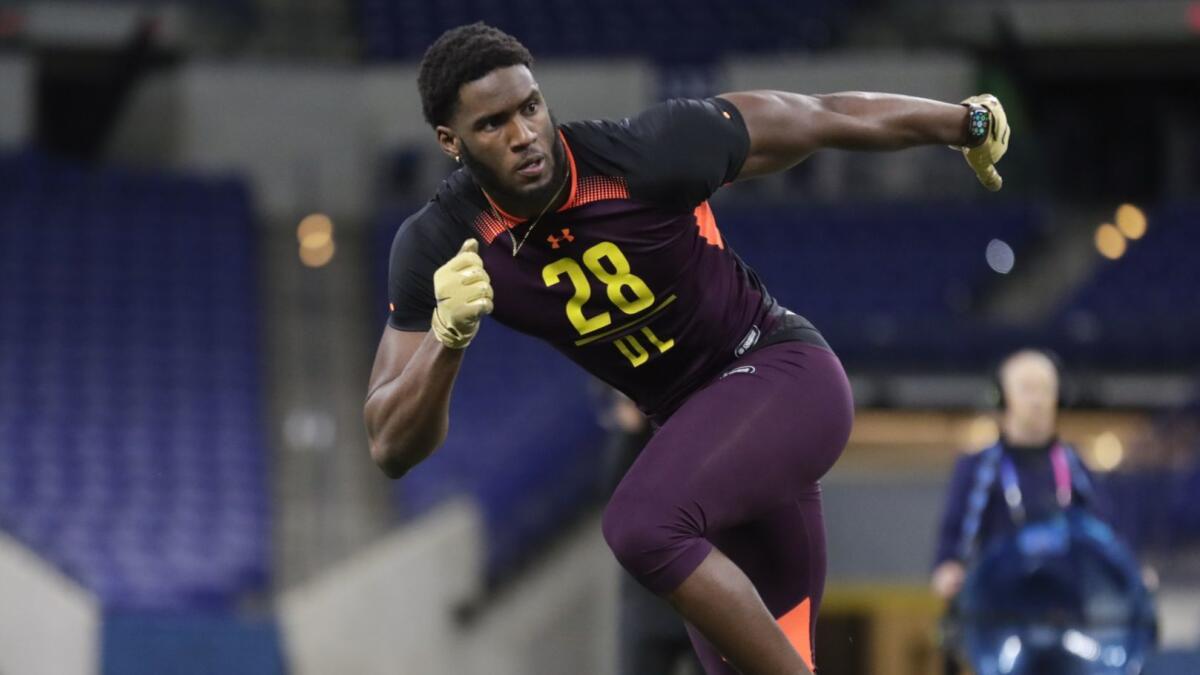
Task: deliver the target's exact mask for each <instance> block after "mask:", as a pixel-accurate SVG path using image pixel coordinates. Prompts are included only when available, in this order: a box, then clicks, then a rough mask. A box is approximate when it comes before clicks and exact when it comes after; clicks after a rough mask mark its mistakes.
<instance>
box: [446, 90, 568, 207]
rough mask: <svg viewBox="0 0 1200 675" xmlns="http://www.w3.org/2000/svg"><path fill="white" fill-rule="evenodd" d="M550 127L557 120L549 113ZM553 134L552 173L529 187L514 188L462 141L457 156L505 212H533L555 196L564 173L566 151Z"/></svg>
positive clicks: (555, 125) (560, 141)
mask: <svg viewBox="0 0 1200 675" xmlns="http://www.w3.org/2000/svg"><path fill="white" fill-rule="evenodd" d="M550 128H551V129H552V130H557V129H558V120H556V119H555V118H554V114H553V113H551V114H550ZM553 137H554V145H553V146H552V147H551V149H550V156H551V157H552V158H553V160H554V171H553V174H552V175H551V177H550V180H548V181H546V184H545V185H542V186H540V187H536V188H533V189H532V190H517V189H514V188H513V187H512V182H511V181H509V182H507V183H506V182H505V181H504V179H503V177H501V175H500V174H499V172H497V171H496V170H495V169H493V168H492V167H490V166H488V165H487V164H486V163H484V162H482V161H480V160H479V158H478V157H476V156H475V155H473V154H471V150H470V149H469V148H468V147H467V144H466V143H465V142H464V143H463V144H462V147H461V148H460V149H459V150H460V152H459V155H460V156H461V158H462V164H463V167H465V168H466V170H467V171H468V172H469V173H470V174H471V177H472V178H474V179H475V182H476V183H479V186H480V187H482V188H483V189H484V191H485V192H487V193H488V194H489V195H491V197H492V199H495V200H496V201H497V202H499V203H500V204H501V206H503V207H504V208H505V210H506V211H509V212H510V213H513V214H514V215H524V214H525V213H536V212H537V211H538V210H540V209H543V208H545V207H546V206H547V203H548V202H549V201H550V200H551V199H553V198H554V197H555V195H556V194H557V193H558V192H559V190H560V188H562V182H563V180H564V179H565V178H566V176H567V153H566V150H565V149H564V148H563V144H562V139H561V138H559V136H558V133H557V131H554V136H553ZM505 205H507V206H505ZM510 207H511V208H510Z"/></svg>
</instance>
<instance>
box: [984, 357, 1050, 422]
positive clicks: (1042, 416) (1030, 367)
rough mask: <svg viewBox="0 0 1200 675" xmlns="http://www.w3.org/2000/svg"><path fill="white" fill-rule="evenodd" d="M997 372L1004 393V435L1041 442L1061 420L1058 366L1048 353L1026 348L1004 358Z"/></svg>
mask: <svg viewBox="0 0 1200 675" xmlns="http://www.w3.org/2000/svg"><path fill="white" fill-rule="evenodd" d="M996 375H997V377H998V379H999V380H1000V382H999V384H1000V388H1001V390H1002V391H1003V394H1004V434H1005V436H1006V437H1007V438H1008V440H1009V441H1010V442H1013V443H1017V444H1019V445H1042V444H1043V443H1047V442H1049V441H1050V439H1052V438H1053V437H1054V434H1055V429H1056V425H1057V421H1058V393H1059V386H1058V378H1059V373H1058V366H1057V365H1055V363H1054V360H1053V359H1051V358H1050V356H1048V355H1047V354H1046V353H1044V352H1041V351H1038V350H1036V349H1023V350H1021V351H1019V352H1016V353H1014V354H1012V355H1011V356H1009V357H1008V358H1006V359H1004V361H1003V363H1001V364H1000V368H999V369H998V370H997V372H996Z"/></svg>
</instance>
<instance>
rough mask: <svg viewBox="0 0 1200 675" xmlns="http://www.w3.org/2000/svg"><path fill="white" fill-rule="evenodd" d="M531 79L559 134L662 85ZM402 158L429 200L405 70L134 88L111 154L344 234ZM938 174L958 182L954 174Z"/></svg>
mask: <svg viewBox="0 0 1200 675" xmlns="http://www.w3.org/2000/svg"><path fill="white" fill-rule="evenodd" d="M536 74H537V78H538V81H539V83H540V84H541V86H542V89H543V91H544V92H545V94H546V96H547V100H548V101H549V102H550V104H551V107H552V109H553V110H554V113H555V115H556V116H557V117H558V119H559V120H560V121H564V122H565V121H570V120H577V119H594V118H621V117H625V116H628V115H630V114H633V113H636V112H638V111H639V110H641V109H642V108H644V107H646V106H647V105H649V104H650V103H651V102H653V101H654V100H656V99H657V97H658V93H659V92H658V81H657V79H658V72H657V71H656V70H655V69H654V68H653V67H652V66H650V65H649V64H647V63H644V62H641V61H637V60H625V61H603V62H601V61H585V60H580V61H546V62H539V63H538V64H537V66H536ZM975 80H976V66H975V65H974V64H973V63H972V62H971V61H970V60H969V59H968V58H967V57H965V56H960V55H954V54H945V53H932V54H925V53H909V52H870V53H850V54H844V55H823V56H821V57H773V58H769V59H748V58H741V59H734V60H730V61H729V62H728V63H726V64H724V65H723V66H722V67H720V68H718V70H717V73H716V76H715V82H717V83H719V84H718V85H717V86H718V88H719V89H721V90H743V89H761V88H771V89H782V90H788V91H797V92H810V93H816V92H829V91H839V90H867V91H871V90H875V91H888V92H897V93H904V94H911V95H916V96H927V97H932V98H937V99H942V100H950V101H956V100H959V99H961V98H963V97H965V96H967V95H969V94H971V93H974V90H975V86H976V83H975ZM0 124H2V123H0ZM405 148H407V149H410V150H412V151H415V152H416V153H417V155H418V156H419V157H420V158H421V159H422V160H424V169H423V172H422V175H421V178H420V185H419V186H418V188H419V189H420V190H422V191H423V192H429V191H431V190H432V189H433V188H434V187H436V183H437V182H438V181H440V179H441V178H442V175H443V174H444V171H445V170H446V169H448V168H449V164H448V163H443V162H442V161H441V153H440V151H439V150H438V148H437V146H436V144H435V143H434V139H433V134H432V131H431V130H430V129H429V127H428V126H427V125H426V124H425V122H424V120H423V118H422V116H421V109H420V98H419V96H418V95H417V91H416V67H415V66H414V65H412V64H408V65H397V66H384V67H372V68H353V67H342V66H328V65H298V64H286V65H284V64H274V63H253V62H236V63H223V62H211V61H210V62H197V63H190V64H187V65H185V66H183V67H181V68H180V69H179V70H177V71H174V72H166V73H162V74H159V75H156V76H155V77H153V78H151V79H149V80H147V81H146V82H144V83H142V86H141V87H139V90H138V91H137V93H136V94H135V95H134V97H133V100H132V101H131V104H130V105H129V107H128V109H127V113H126V115H125V117H124V118H123V120H122V123H121V125H120V127H119V129H118V130H117V132H116V133H115V134H114V141H113V143H112V145H111V150H112V154H113V156H114V157H115V158H117V159H121V160H127V161H134V162H139V163H146V164H166V165H168V166H174V167H179V168H189V169H199V170H203V171H214V170H216V171H221V170H238V171H241V172H244V173H245V174H247V175H248V176H249V177H250V178H251V180H252V181H253V183H254V185H255V193H256V195H257V197H258V200H259V206H260V208H262V209H263V210H264V212H265V213H266V214H267V215H269V216H271V217H272V218H275V219H278V220H279V222H289V223H290V222H291V221H292V220H293V219H294V217H296V216H298V215H300V214H303V213H307V212H310V211H314V210H322V211H326V212H329V213H332V214H334V215H335V216H342V217H349V218H351V219H352V220H354V219H359V220H361V219H363V218H366V217H369V216H370V215H371V213H372V208H373V206H374V205H375V197H376V195H377V193H378V189H379V180H380V172H379V169H380V168H381V167H382V166H384V162H385V161H386V159H387V158H388V157H389V156H390V155H391V154H393V153H394V152H396V151H397V150H400V149H405ZM921 153H925V154H932V153H936V156H937V157H938V158H939V159H940V158H942V155H945V151H944V150H943V149H941V148H927V149H923V150H917V151H911V152H907V153H898V154H889V155H873V156H872V157H871V159H870V160H869V161H870V163H871V164H870V170H869V171H868V172H867V173H868V174H869V175H868V176H867V177H866V178H865V180H866V181H868V182H869V183H870V184H871V185H872V186H873V187H872V189H876V190H880V191H882V192H884V193H887V194H893V195H898V196H903V195H919V194H920V193H921V192H922V191H923V190H924V191H927V190H928V189H929V187H928V186H929V183H930V182H931V176H930V175H929V171H928V170H927V169H925V168H922V169H921V170H914V158H919V157H921V156H922V154H921ZM933 166H934V167H939V166H941V167H951V166H952V167H953V169H954V170H955V172H956V173H955V175H957V174H958V173H961V168H960V167H959V166H958V165H957V164H954V163H951V162H940V163H939V162H934V163H933ZM820 169H821V173H822V179H823V180H827V182H830V183H831V186H830V188H829V189H828V190H826V192H828V193H829V194H831V195H833V196H837V195H838V194H840V192H839V191H841V192H844V191H845V189H846V188H845V186H846V185H853V184H861V183H863V182H864V178H863V176H862V175H860V174H861V173H862V171H861V170H860V169H859V168H858V167H857V166H856V165H855V164H854V162H853V160H847V159H846V158H845V155H844V153H830V154H829V155H827V156H823V157H821V160H820ZM856 172H857V173H856ZM932 178H933V182H937V183H941V182H942V181H940V180H937V177H936V176H934V177H932ZM963 185H965V186H967V187H971V184H970V183H969V182H965V181H964V182H963ZM939 189H944V187H943V188H939Z"/></svg>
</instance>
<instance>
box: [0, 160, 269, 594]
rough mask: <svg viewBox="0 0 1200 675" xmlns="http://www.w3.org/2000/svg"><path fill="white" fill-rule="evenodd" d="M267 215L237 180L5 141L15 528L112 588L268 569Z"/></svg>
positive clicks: (2, 339)
mask: <svg viewBox="0 0 1200 675" xmlns="http://www.w3.org/2000/svg"><path fill="white" fill-rule="evenodd" d="M252 228H253V222H252V213H251V207H250V203H249V199H248V194H247V191H246V188H245V186H244V185H243V184H242V183H241V182H240V181H237V180H232V179H215V180H209V179H201V178H194V177H188V176H183V175H176V174H168V173H154V172H138V171H127V170H119V169H109V168H105V169H94V168H88V167H85V166H81V165H79V164H76V163H73V162H66V161H59V160H54V159H51V158H48V157H45V156H42V155H39V154H37V153H33V152H26V153H19V154H13V155H6V156H2V157H0V287H2V288H3V289H4V292H3V294H2V295H0V527H3V528H4V529H6V530H9V531H10V532H12V533H13V534H14V535H15V536H17V537H18V538H19V539H21V540H23V541H24V542H25V543H26V544H27V545H29V546H30V547H32V548H33V549H34V550H36V551H38V552H39V553H40V554H41V555H42V556H44V557H45V558H46V559H48V560H49V561H51V562H52V563H55V564H57V565H58V566H59V567H60V568H61V569H63V570H64V571H65V572H67V573H68V574H70V575H72V576H74V577H75V578H77V579H78V580H80V581H81V582H83V583H84V584H85V585H86V586H88V587H89V588H91V589H92V590H94V591H95V592H97V593H98V595H99V596H100V599H101V601H102V602H103V603H104V604H105V606H107V607H117V608H131V609H145V608H159V607H162V608H179V607H181V606H182V607H189V606H190V607H225V606H229V605H231V604H233V603H235V602H236V601H237V599H238V598H239V597H240V595H241V594H242V593H244V592H246V591H253V590H257V589H262V588H264V587H265V584H266V579H267V575H268V563H269V554H268V551H269V542H270V532H269V520H268V513H269V507H270V505H269V503H268V499H269V493H268V491H267V467H266V458H267V453H266V452H265V445H264V427H263V419H262V413H261V410H262V408H263V406H262V401H261V390H262V387H261V384H260V382H259V376H258V372H259V349H258V328H257V325H256V319H255V316H256V312H257V307H258V299H257V294H256V292H255V288H256V275H255V260H254V241H255V238H254V230H253V229H252Z"/></svg>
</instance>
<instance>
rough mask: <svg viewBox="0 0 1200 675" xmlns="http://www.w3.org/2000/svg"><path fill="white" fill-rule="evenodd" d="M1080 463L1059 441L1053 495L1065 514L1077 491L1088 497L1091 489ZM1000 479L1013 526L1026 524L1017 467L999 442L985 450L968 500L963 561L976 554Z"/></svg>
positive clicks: (1052, 450) (1053, 466)
mask: <svg viewBox="0 0 1200 675" xmlns="http://www.w3.org/2000/svg"><path fill="white" fill-rule="evenodd" d="M1078 463H1079V458H1078V456H1076V455H1075V453H1074V451H1072V450H1071V449H1070V448H1069V447H1068V446H1066V445H1064V444H1063V443H1058V442H1056V443H1055V444H1054V445H1053V446H1051V448H1050V467H1051V470H1052V471H1053V474H1054V495H1055V499H1056V500H1057V501H1058V505H1059V507H1061V508H1062V509H1063V510H1064V511H1065V510H1066V509H1067V508H1069V507H1070V506H1071V505H1072V503H1073V502H1074V498H1075V493H1076V492H1079V493H1081V494H1085V495H1086V493H1087V492H1088V491H1089V490H1090V487H1091V486H1090V485H1089V483H1088V480H1087V474H1086V473H1084V472H1083V471H1082V470H1081V468H1082V467H1081V466H1079V464H1078ZM997 478H999V480H1000V487H1001V489H1002V491H1003V495H1004V503H1005V505H1006V506H1007V507H1008V511H1009V514H1010V515H1011V516H1012V519H1013V523H1014V524H1015V525H1016V526H1017V527H1018V528H1020V527H1021V526H1022V525H1024V524H1025V522H1026V519H1027V514H1026V510H1025V499H1024V494H1023V493H1022V492H1021V485H1020V479H1019V478H1018V474H1017V468H1016V465H1015V464H1014V463H1013V460H1012V457H1010V456H1009V455H1008V454H1007V453H1006V452H1005V451H1004V446H1003V445H1002V444H1000V443H996V444H995V445H992V446H991V447H989V448H987V449H986V450H984V451H983V456H982V458H981V459H980V461H979V465H978V467H977V468H976V470H975V482H974V484H973V485H972V487H971V492H970V493H969V495H968V497H967V513H966V515H965V517H964V518H963V522H962V533H961V537H960V539H959V553H960V559H961V560H970V559H971V557H972V556H973V554H974V553H975V548H976V545H977V544H978V541H977V540H978V538H979V530H980V528H981V527H982V526H983V514H984V512H985V511H986V510H987V503H988V498H989V496H990V494H991V487H992V484H993V483H994V482H995V481H996V479H997Z"/></svg>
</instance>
